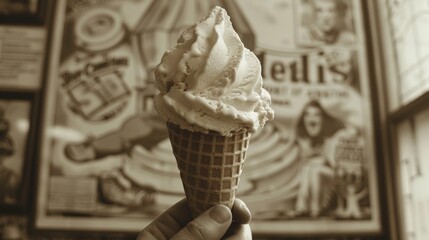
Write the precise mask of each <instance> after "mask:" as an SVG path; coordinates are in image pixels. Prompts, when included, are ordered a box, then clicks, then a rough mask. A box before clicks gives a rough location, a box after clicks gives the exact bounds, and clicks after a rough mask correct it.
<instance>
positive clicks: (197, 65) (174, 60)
mask: <svg viewBox="0 0 429 240" xmlns="http://www.w3.org/2000/svg"><path fill="white" fill-rule="evenodd" d="M155 77H156V80H157V86H158V89H159V90H160V93H159V94H158V95H157V96H156V97H155V108H156V110H157V111H158V113H159V114H160V115H161V116H163V117H164V118H165V119H166V120H167V121H168V122H171V123H174V124H176V125H179V126H180V127H181V128H184V129H187V130H190V131H200V132H204V133H206V132H208V131H209V130H212V131H216V132H218V133H220V134H221V135H224V136H227V135H230V134H232V133H233V132H236V131H239V130H241V129H243V128H247V129H248V131H250V132H255V131H257V130H258V129H260V128H262V127H263V126H264V124H265V122H266V121H267V120H271V119H272V118H273V117H274V111H273V110H272V109H271V107H270V104H271V97H270V94H269V93H268V92H267V91H266V90H265V89H264V88H263V87H262V76H261V66H260V63H259V60H258V59H257V57H256V56H255V54H253V53H252V52H251V51H249V50H248V49H247V48H245V47H244V45H243V43H242V42H241V40H240V38H239V36H238V34H237V33H236V32H235V31H234V29H233V27H232V24H231V21H230V18H229V16H228V14H227V13H226V11H225V10H224V9H223V8H221V7H214V8H213V10H212V11H211V12H210V14H209V16H208V17H206V18H205V19H203V20H202V21H200V22H199V23H197V24H195V25H193V26H191V27H189V28H187V29H186V30H185V31H184V32H183V33H182V34H181V36H180V37H179V39H178V41H177V45H176V46H175V47H174V48H173V49H171V50H169V51H167V52H166V53H165V54H164V56H163V57H162V60H161V63H160V64H159V65H158V66H157V67H156V69H155Z"/></svg>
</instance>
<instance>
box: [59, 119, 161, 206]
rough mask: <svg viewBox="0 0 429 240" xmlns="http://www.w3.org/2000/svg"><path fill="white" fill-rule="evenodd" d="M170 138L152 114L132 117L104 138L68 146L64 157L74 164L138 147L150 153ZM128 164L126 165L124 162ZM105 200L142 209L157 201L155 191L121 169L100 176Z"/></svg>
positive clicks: (90, 139)
mask: <svg viewBox="0 0 429 240" xmlns="http://www.w3.org/2000/svg"><path fill="white" fill-rule="evenodd" d="M167 138H168V133H167V130H166V129H165V124H164V122H163V121H160V119H159V118H158V117H157V116H155V115H153V114H149V115H138V116H133V117H131V118H129V119H128V120H127V121H126V122H125V123H124V124H123V126H122V128H120V129H117V130H113V131H112V132H109V133H107V134H106V135H102V136H100V137H98V138H91V137H90V138H88V139H87V140H86V141H84V142H80V143H71V144H68V145H66V146H65V149H64V151H65V155H66V156H67V157H68V158H69V159H70V160H72V161H75V162H80V163H84V162H88V161H95V160H98V159H102V158H104V157H106V156H109V155H117V154H128V155H129V154H131V151H132V150H133V148H134V147H135V146H137V145H139V146H141V147H143V148H145V149H146V150H151V149H152V148H153V147H155V146H157V145H158V143H160V142H161V141H163V140H165V139H167ZM125 164H127V163H125ZM100 186H101V194H102V198H103V199H102V200H104V201H107V202H110V203H115V204H119V205H123V206H141V205H147V204H151V203H153V202H154V194H155V192H156V190H155V189H154V188H153V187H151V186H142V185H140V184H137V183H135V182H133V181H132V179H130V178H128V177H126V176H125V174H124V173H123V171H122V169H119V170H116V171H111V172H108V173H106V174H104V175H103V176H100Z"/></svg>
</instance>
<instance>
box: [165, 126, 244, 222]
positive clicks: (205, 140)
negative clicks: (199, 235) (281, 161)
mask: <svg viewBox="0 0 429 240" xmlns="http://www.w3.org/2000/svg"><path fill="white" fill-rule="evenodd" d="M167 127H168V132H169V137H170V142H171V145H172V147H173V153H174V156H175V157H176V160H177V166H178V168H179V170H180V177H181V178H182V183H183V187H184V189H185V194H186V198H187V200H188V204H189V207H190V209H191V212H192V215H193V217H197V216H198V215H200V214H201V213H202V212H204V211H205V210H207V209H208V208H210V207H212V206H215V205H217V204H224V205H226V206H228V207H229V208H232V205H233V203H234V199H235V194H236V191H237V188H238V183H239V181H240V175H241V172H242V169H243V163H244V160H245V158H246V151H247V148H248V146H249V140H250V136H251V134H250V133H249V132H248V131H247V130H242V131H240V132H236V133H234V134H233V135H232V136H222V135H220V134H219V133H217V132H213V131H210V132H209V133H207V134H206V133H201V132H191V131H188V130H185V129H181V128H180V127H179V126H177V125H175V124H172V123H167Z"/></svg>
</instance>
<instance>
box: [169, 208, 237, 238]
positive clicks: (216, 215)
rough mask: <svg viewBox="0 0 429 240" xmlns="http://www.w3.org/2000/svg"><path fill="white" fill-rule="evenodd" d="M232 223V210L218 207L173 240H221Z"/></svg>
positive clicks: (190, 223)
mask: <svg viewBox="0 0 429 240" xmlns="http://www.w3.org/2000/svg"><path fill="white" fill-rule="evenodd" d="M231 222H232V213H231V210H230V209H229V208H228V207H227V206H224V205H217V206H214V207H212V208H210V209H208V210H207V211H205V212H204V213H202V214H201V215H200V216H198V217H197V218H195V219H194V220H192V221H191V222H189V223H188V224H187V225H186V226H185V227H184V228H183V229H182V230H180V231H179V232H178V233H177V234H176V235H174V236H173V238H171V240H182V239H189V240H219V239H221V238H222V236H223V235H224V234H225V232H226V231H227V230H228V228H229V226H230V225H231Z"/></svg>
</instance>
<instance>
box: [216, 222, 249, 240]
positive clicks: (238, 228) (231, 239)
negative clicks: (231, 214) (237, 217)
mask: <svg viewBox="0 0 429 240" xmlns="http://www.w3.org/2000/svg"><path fill="white" fill-rule="evenodd" d="M222 239H223V240H252V229H251V228H250V225H249V224H234V223H233V224H232V226H231V227H230V228H229V229H228V231H227V232H226V234H225V236H224V238H222Z"/></svg>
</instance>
